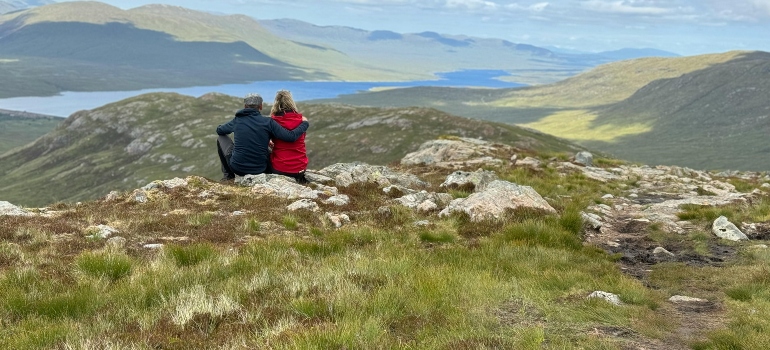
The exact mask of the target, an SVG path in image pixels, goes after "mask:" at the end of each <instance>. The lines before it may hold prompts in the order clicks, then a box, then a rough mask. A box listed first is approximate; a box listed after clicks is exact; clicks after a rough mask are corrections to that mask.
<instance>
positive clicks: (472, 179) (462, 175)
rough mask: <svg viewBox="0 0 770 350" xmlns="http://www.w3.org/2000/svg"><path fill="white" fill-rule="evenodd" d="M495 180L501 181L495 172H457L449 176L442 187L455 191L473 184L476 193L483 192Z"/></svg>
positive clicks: (480, 170) (481, 170)
mask: <svg viewBox="0 0 770 350" xmlns="http://www.w3.org/2000/svg"><path fill="white" fill-rule="evenodd" d="M495 180H499V178H498V177H497V174H495V173H494V172H493V171H486V170H483V169H479V170H477V171H475V172H472V173H471V172H467V171H455V172H454V173H451V174H449V176H447V178H446V180H445V181H444V183H442V184H441V187H443V188H449V189H454V188H459V187H463V186H467V185H469V184H473V186H474V187H473V188H474V191H475V192H481V191H483V190H484V189H485V188H486V187H487V185H488V184H489V183H491V182H492V181H495Z"/></svg>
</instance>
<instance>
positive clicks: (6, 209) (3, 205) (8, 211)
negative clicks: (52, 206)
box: [0, 201, 32, 216]
mask: <svg viewBox="0 0 770 350" xmlns="http://www.w3.org/2000/svg"><path fill="white" fill-rule="evenodd" d="M5 215H7V216H29V215H32V213H30V212H28V211H26V210H24V209H22V208H21V207H18V206H15V205H13V204H11V203H9V202H5V201H0V216H5Z"/></svg>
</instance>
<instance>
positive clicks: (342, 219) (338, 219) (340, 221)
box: [326, 213, 350, 228]
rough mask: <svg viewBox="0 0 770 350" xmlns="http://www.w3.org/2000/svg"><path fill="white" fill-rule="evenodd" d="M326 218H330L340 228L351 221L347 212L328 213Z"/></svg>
mask: <svg viewBox="0 0 770 350" xmlns="http://www.w3.org/2000/svg"><path fill="white" fill-rule="evenodd" d="M326 218H327V219H329V221H331V223H332V224H333V225H334V227H336V228H340V227H342V226H343V225H345V224H347V223H349V222H350V217H349V216H348V215H347V214H334V213H326Z"/></svg>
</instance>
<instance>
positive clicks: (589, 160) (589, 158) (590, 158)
mask: <svg viewBox="0 0 770 350" xmlns="http://www.w3.org/2000/svg"><path fill="white" fill-rule="evenodd" d="M575 163H578V164H582V165H585V166H589V167H590V166H594V155H593V154H591V153H590V152H585V151H583V152H578V154H576V155H575Z"/></svg>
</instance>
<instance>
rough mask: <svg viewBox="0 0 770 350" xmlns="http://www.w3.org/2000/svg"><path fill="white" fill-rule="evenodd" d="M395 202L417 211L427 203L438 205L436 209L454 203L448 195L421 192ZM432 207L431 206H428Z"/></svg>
mask: <svg viewBox="0 0 770 350" xmlns="http://www.w3.org/2000/svg"><path fill="white" fill-rule="evenodd" d="M395 201H396V202H397V203H399V204H401V205H403V206H405V207H407V208H411V209H417V207H419V206H420V205H422V204H423V203H425V202H426V201H429V202H432V203H433V204H434V205H436V208H435V209H438V208H440V207H445V206H447V205H448V204H449V203H450V202H451V201H452V195H450V194H448V193H434V192H427V191H421V192H418V193H412V194H408V195H406V196H403V197H401V198H396V199H395ZM426 205H430V204H426Z"/></svg>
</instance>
